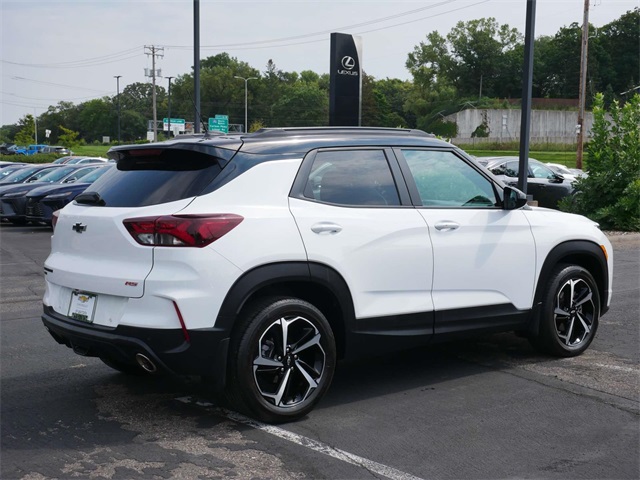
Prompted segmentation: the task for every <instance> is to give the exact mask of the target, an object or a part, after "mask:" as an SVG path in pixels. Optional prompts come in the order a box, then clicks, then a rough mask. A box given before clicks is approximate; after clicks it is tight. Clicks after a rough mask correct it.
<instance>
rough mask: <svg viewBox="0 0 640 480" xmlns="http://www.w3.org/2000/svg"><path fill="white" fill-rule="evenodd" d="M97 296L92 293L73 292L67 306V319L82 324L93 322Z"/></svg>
mask: <svg viewBox="0 0 640 480" xmlns="http://www.w3.org/2000/svg"><path fill="white" fill-rule="evenodd" d="M97 300H98V296H97V295H96V294H94V293H87V292H78V291H74V292H73V293H72V294H71V303H70V304H69V317H71V318H74V319H76V320H81V321H83V322H87V323H91V322H93V315H94V313H95V311H96V302H97Z"/></svg>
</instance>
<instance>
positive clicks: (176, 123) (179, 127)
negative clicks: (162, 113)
mask: <svg viewBox="0 0 640 480" xmlns="http://www.w3.org/2000/svg"><path fill="white" fill-rule="evenodd" d="M186 123H187V122H185V120H184V118H172V119H171V131H172V132H176V131H177V132H184V129H185V125H186ZM162 130H163V131H164V130H169V119H168V118H163V119H162Z"/></svg>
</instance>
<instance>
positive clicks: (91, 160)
mask: <svg viewBox="0 0 640 480" xmlns="http://www.w3.org/2000/svg"><path fill="white" fill-rule="evenodd" d="M108 160H109V159H107V158H102V157H75V158H72V159H70V160H69V161H68V162H65V164H67V165H76V164H83V163H100V162H107V161H108Z"/></svg>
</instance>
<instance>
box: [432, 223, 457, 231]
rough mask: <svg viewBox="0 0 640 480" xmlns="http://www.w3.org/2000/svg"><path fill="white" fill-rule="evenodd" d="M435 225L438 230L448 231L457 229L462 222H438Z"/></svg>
mask: <svg viewBox="0 0 640 480" xmlns="http://www.w3.org/2000/svg"><path fill="white" fill-rule="evenodd" d="M435 227H436V230H440V231H443V232H448V231H451V230H457V229H458V227H460V224H459V223H456V222H438V223H436V224H435Z"/></svg>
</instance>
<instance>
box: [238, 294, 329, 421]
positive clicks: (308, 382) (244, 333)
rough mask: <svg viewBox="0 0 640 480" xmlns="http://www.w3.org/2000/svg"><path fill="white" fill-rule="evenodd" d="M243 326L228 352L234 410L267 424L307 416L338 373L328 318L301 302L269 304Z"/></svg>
mask: <svg viewBox="0 0 640 480" xmlns="http://www.w3.org/2000/svg"><path fill="white" fill-rule="evenodd" d="M240 321H241V324H240V328H239V330H238V332H237V334H236V335H235V337H234V338H233V339H232V345H231V348H230V349H229V351H230V352H234V353H231V357H230V358H229V377H228V380H229V383H228V388H227V397H228V399H229V401H230V403H231V405H230V406H231V407H232V408H237V409H239V410H242V411H244V412H245V413H247V414H249V415H251V416H253V417H255V418H257V419H259V420H263V421H265V422H285V421H290V420H295V419H297V418H300V417H302V416H304V415H306V414H307V413H308V412H309V411H311V409H313V407H314V406H315V405H316V403H317V402H318V401H319V400H320V399H321V398H322V396H323V395H324V394H325V393H326V391H327V390H328V388H329V385H330V384H331V380H332V378H333V372H334V369H335V363H336V346H335V339H334V336H333V332H332V330H331V326H330V325H329V322H328V321H327V319H326V318H325V316H324V315H323V314H322V312H320V310H318V309H317V308H316V307H314V306H313V305H311V304H310V303H308V302H305V301H303V300H300V299H297V298H270V299H265V300H263V301H261V302H259V303H257V304H255V305H254V306H253V307H250V308H249V309H247V311H246V312H245V314H244V315H243V316H242V318H241V319H240Z"/></svg>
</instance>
